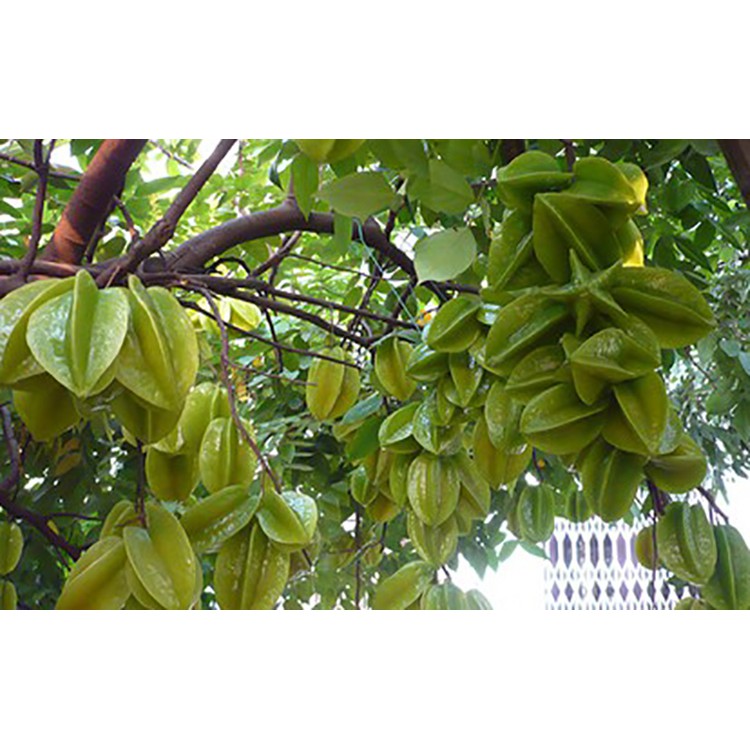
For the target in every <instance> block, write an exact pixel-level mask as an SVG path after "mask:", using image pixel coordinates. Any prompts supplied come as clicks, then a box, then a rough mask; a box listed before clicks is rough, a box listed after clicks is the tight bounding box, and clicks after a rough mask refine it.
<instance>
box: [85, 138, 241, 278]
mask: <svg viewBox="0 0 750 750" xmlns="http://www.w3.org/2000/svg"><path fill="white" fill-rule="evenodd" d="M236 140H237V139H236V138H224V139H222V140H221V141H220V142H219V145H218V146H217V147H216V148H215V149H214V151H213V153H212V154H211V156H209V157H208V159H206V161H205V162H203V164H201V166H200V167H199V169H198V171H197V172H196V173H195V174H194V175H193V176H192V177H191V178H190V180H189V181H188V183H187V185H185V187H184V188H182V190H181V191H180V192H179V194H178V195H177V197H176V198H175V199H174V201H173V203H172V205H171V206H170V207H169V208H168V209H167V211H166V213H165V214H164V216H163V217H162V218H161V219H159V221H157V222H156V224H154V226H153V227H151V229H149V230H148V232H147V233H146V235H145V236H144V237H143V239H139V240H138V241H136V242H134V243H133V245H132V246H131V248H130V250H128V252H127V254H126V255H125V256H124V258H120V259H118V262H117V263H115V264H114V265H113V266H112V268H111V270H109V272H107V273H104V274H103V275H102V276H101V277H100V278H99V279H98V283H99V285H100V286H109V285H110V284H112V283H113V282H114V281H115V280H116V279H117V277H118V276H119V275H121V274H123V273H130V272H132V271H135V269H136V268H137V267H138V266H139V265H140V263H141V262H142V261H144V260H145V259H146V258H148V257H149V255H153V254H154V253H155V252H157V251H158V250H161V248H163V247H164V245H166V244H167V242H169V240H170V239H172V237H173V236H174V233H175V230H176V229H177V223H178V222H179V220H180V219H181V218H182V215H183V214H184V213H185V211H187V209H188V207H189V206H190V204H191V203H192V202H193V201H194V200H195V198H196V197H197V195H198V193H199V192H200V191H201V189H202V188H203V186H204V185H205V184H206V182H208V180H209V178H210V177H211V175H212V174H213V173H214V172H215V171H216V168H217V167H218V166H219V163H220V162H221V160H222V159H223V158H224V157H225V156H226V155H227V154H228V153H229V150H230V149H231V148H232V146H233V145H234V143H235V142H236Z"/></svg>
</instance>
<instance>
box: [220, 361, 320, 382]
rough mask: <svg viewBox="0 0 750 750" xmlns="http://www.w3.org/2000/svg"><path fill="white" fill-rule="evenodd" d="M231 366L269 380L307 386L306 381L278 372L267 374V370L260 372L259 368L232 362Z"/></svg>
mask: <svg viewBox="0 0 750 750" xmlns="http://www.w3.org/2000/svg"><path fill="white" fill-rule="evenodd" d="M230 365H231V366H232V367H233V368H234V369H235V370H243V371H244V372H251V373H253V374H256V375H263V376H264V377H267V378H274V379H276V380H285V381H286V382H288V383H292V384H293V385H307V381H306V380H296V379H295V378H290V377H289V376H288V375H283V374H280V373H277V372H266V371H265V370H259V369H258V368H257V367H250V366H249V365H241V364H239V363H238V362H230Z"/></svg>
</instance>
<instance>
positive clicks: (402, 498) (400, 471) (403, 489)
mask: <svg viewBox="0 0 750 750" xmlns="http://www.w3.org/2000/svg"><path fill="white" fill-rule="evenodd" d="M413 460H414V457H413V456H412V455H411V454H409V455H407V454H400V455H396V456H394V457H393V461H392V462H391V466H390V470H389V472H388V491H389V492H390V496H391V500H392V501H393V502H394V503H395V504H396V505H398V506H399V507H401V508H403V507H404V505H406V503H407V501H408V499H409V496H408V478H409V467H410V466H411V462H412V461H413Z"/></svg>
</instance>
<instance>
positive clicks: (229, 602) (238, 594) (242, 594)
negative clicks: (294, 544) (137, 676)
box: [214, 522, 289, 609]
mask: <svg viewBox="0 0 750 750" xmlns="http://www.w3.org/2000/svg"><path fill="white" fill-rule="evenodd" d="M288 578H289V553H287V552H284V551H282V550H281V549H279V548H278V547H277V546H275V545H274V544H273V543H272V542H271V540H270V539H269V538H268V537H267V536H266V535H265V534H264V533H263V530H262V529H261V528H260V526H259V525H258V524H257V523H255V522H253V523H251V524H250V525H248V526H246V527H245V528H244V529H242V530H241V531H240V532H239V533H238V534H235V535H234V536H233V537H231V538H230V539H228V540H227V541H226V542H224V544H223V545H222V546H221V549H220V550H219V554H218V555H217V556H216V568H215V571H214V591H215V592H216V601H217V603H218V604H219V607H221V609H273V607H274V605H275V604H276V602H277V601H278V600H279V597H280V596H281V594H282V592H283V591H284V587H285V586H286V582H287V580H288Z"/></svg>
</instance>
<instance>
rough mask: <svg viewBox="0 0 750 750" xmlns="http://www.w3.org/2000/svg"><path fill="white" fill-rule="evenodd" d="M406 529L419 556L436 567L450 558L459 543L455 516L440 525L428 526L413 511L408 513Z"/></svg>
mask: <svg viewBox="0 0 750 750" xmlns="http://www.w3.org/2000/svg"><path fill="white" fill-rule="evenodd" d="M406 530H407V533H408V535H409V539H410V540H411V543H412V544H413V545H414V549H415V550H417V553H418V554H419V556H420V557H421V558H422V559H423V560H424V561H425V562H428V563H430V565H433V566H434V567H436V568H439V567H440V566H441V565H445V563H447V562H448V560H450V558H451V557H452V556H453V553H454V552H455V551H456V545H457V544H458V524H457V522H456V519H455V517H454V516H451V517H450V518H448V520H447V521H443V523H441V524H440V525H438V526H428V525H427V524H424V523H422V521H420V520H419V518H418V517H417V515H416V514H415V513H412V512H408V513H407V514H406Z"/></svg>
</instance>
